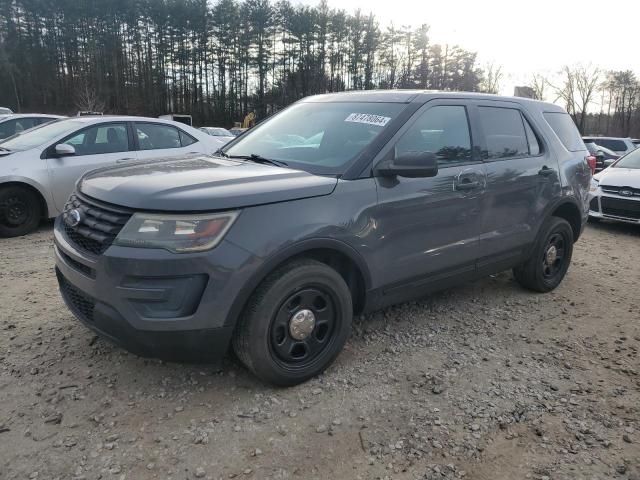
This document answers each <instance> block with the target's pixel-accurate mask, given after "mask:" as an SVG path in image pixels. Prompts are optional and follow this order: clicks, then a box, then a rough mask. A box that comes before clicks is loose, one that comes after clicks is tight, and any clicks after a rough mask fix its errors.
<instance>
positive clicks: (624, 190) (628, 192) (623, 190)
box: [620, 189, 633, 197]
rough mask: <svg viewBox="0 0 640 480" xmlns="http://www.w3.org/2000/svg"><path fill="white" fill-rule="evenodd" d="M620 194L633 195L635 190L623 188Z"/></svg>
mask: <svg viewBox="0 0 640 480" xmlns="http://www.w3.org/2000/svg"><path fill="white" fill-rule="evenodd" d="M620 195H624V196H625V197H630V196H631V195H633V192H632V191H631V190H626V189H622V190H620Z"/></svg>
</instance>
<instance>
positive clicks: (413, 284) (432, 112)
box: [374, 101, 485, 296]
mask: <svg viewBox="0 0 640 480" xmlns="http://www.w3.org/2000/svg"><path fill="white" fill-rule="evenodd" d="M474 138H475V135H472V129H471V123H470V119H469V112H468V109H467V107H466V105H465V104H464V103H463V102H459V101H447V102H444V101H432V102H429V103H427V105H426V106H425V107H423V108H422V109H421V110H420V111H418V112H417V113H416V115H415V116H414V120H413V121H412V122H411V121H410V123H408V125H406V126H405V127H403V129H401V130H400V131H399V132H398V134H397V135H396V136H395V137H394V140H392V142H390V144H389V145H390V146H388V147H386V148H387V149H388V150H389V151H388V152H385V151H383V152H381V154H382V158H387V155H396V156H397V155H398V154H401V153H403V152H408V151H428V152H433V153H435V154H436V156H437V158H438V174H437V176H435V177H432V178H403V177H393V178H385V177H378V178H376V182H377V188H378V201H379V203H378V206H377V212H376V215H375V216H376V223H377V229H378V232H379V234H378V245H377V248H376V249H375V253H374V257H375V262H374V267H375V269H376V277H377V278H378V279H381V280H380V282H381V283H383V284H384V285H385V286H384V287H383V291H384V292H385V294H386V295H387V294H388V295H395V294H396V293H402V291H403V290H407V292H408V291H409V290H418V291H420V290H421V289H423V288H424V289H425V290H427V286H428V285H429V284H432V285H434V284H437V283H438V282H441V281H444V280H446V279H450V278H453V277H457V276H458V274H460V275H462V274H465V273H468V274H473V273H474V271H475V262H476V260H477V257H478V239H479V234H480V226H481V211H480V205H481V199H482V196H483V195H484V191H485V172H484V166H483V164H482V161H481V159H480V158H479V150H478V149H477V148H473V146H474V141H473V139H474ZM401 296H402V295H401Z"/></svg>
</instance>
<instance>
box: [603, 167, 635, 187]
mask: <svg viewBox="0 0 640 480" xmlns="http://www.w3.org/2000/svg"><path fill="white" fill-rule="evenodd" d="M593 178H595V179H596V180H598V181H599V182H600V184H601V185H610V186H612V187H633V188H640V169H637V168H616V167H613V168H612V167H609V168H606V169H604V170H603V171H601V172H600V173H597V174H596V175H594V176H593Z"/></svg>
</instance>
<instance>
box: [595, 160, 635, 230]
mask: <svg viewBox="0 0 640 480" xmlns="http://www.w3.org/2000/svg"><path fill="white" fill-rule="evenodd" d="M589 197H590V198H589V217H591V218H593V219H601V218H606V219H609V220H616V221H619V222H627V223H636V224H640V149H636V150H634V151H632V152H631V153H628V154H627V155H625V156H624V157H622V158H620V159H619V160H617V161H616V162H615V163H614V164H613V165H611V166H610V167H608V168H606V169H605V170H603V171H601V172H600V173H597V174H596V175H594V176H593V179H592V180H591V188H590V192H589Z"/></svg>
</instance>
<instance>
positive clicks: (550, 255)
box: [542, 232, 566, 280]
mask: <svg viewBox="0 0 640 480" xmlns="http://www.w3.org/2000/svg"><path fill="white" fill-rule="evenodd" d="M565 250H566V246H565V239H564V237H563V236H562V234H561V233H558V232H555V233H552V234H551V236H550V237H549V240H548V242H547V246H546V247H545V248H544V250H543V252H542V276H543V277H544V278H545V279H546V280H553V279H554V278H555V277H556V276H557V275H558V273H560V272H561V271H562V269H563V268H562V267H563V266H564V261H565Z"/></svg>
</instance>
